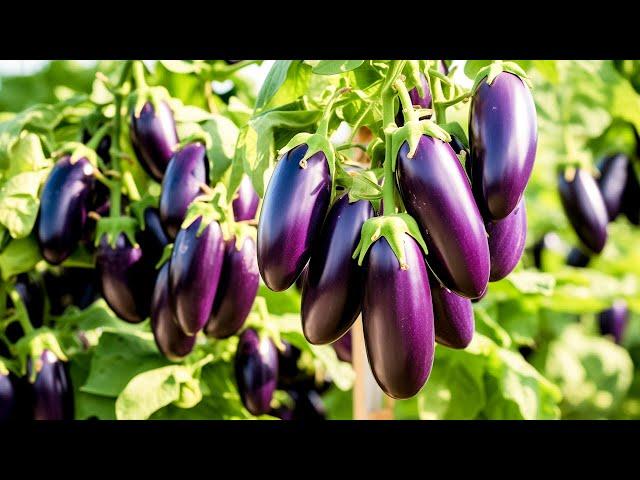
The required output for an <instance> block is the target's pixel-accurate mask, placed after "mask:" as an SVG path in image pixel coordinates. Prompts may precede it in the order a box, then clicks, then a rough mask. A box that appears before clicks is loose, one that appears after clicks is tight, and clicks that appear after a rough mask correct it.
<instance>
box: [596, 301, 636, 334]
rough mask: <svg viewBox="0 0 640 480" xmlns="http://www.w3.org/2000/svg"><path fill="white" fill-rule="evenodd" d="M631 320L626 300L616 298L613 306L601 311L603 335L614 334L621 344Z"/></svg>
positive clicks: (600, 322)
mask: <svg viewBox="0 0 640 480" xmlns="http://www.w3.org/2000/svg"><path fill="white" fill-rule="evenodd" d="M628 322H629V310H628V308H627V303H626V302H625V301H624V300H616V301H615V302H613V305H612V306H611V308H608V309H607V310H604V311H602V312H600V314H599V315H598V324H599V326H600V333H601V334H602V335H612V336H613V339H614V341H615V342H616V343H617V344H618V345H619V344H621V343H622V340H623V337H624V332H625V329H626V327H627V323H628Z"/></svg>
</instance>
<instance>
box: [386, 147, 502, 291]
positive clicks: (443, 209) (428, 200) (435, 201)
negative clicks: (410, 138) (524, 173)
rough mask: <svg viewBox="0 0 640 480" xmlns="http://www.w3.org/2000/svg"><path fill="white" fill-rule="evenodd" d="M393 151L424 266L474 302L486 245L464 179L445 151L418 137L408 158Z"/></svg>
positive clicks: (485, 276)
mask: <svg viewBox="0 0 640 480" xmlns="http://www.w3.org/2000/svg"><path fill="white" fill-rule="evenodd" d="M408 153H409V145H408V144H407V142H405V143H404V144H403V145H402V146H401V147H400V151H399V152H398V163H397V168H396V173H397V177H398V186H399V188H400V194H401V196H402V199H403V201H404V204H405V206H406V208H407V211H408V212H409V214H411V216H413V217H414V218H415V219H416V221H417V222H418V225H419V226H420V227H421V230H422V234H423V236H424V240H425V243H426V244H427V248H428V250H429V252H428V254H427V263H428V264H429V267H430V268H431V271H432V272H433V273H434V275H435V276H436V277H437V278H438V279H439V280H440V282H441V283H442V284H443V285H444V286H445V287H447V288H448V289H449V290H452V291H454V292H456V293H457V294H459V295H462V296H464V297H468V298H478V297H480V296H482V294H483V293H484V292H485V290H486V289H487V283H488V282H489V267H490V265H489V244H488V242H487V233H486V231H485V227H484V223H483V220H482V216H481V215H480V212H479V211H478V207H477V206H476V203H475V201H474V199H473V195H472V193H471V186H470V185H469V180H468V179H467V176H466V174H465V172H464V170H463V168H462V165H460V161H459V160H458V157H456V154H455V153H454V151H453V149H452V148H451V146H450V145H449V144H448V143H446V142H443V141H441V140H439V139H437V138H433V137H430V136H427V135H423V136H422V137H421V138H420V141H419V143H418V147H417V150H416V152H415V155H414V157H413V158H409V157H408V156H407V155H408Z"/></svg>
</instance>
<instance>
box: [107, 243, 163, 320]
mask: <svg viewBox="0 0 640 480" xmlns="http://www.w3.org/2000/svg"><path fill="white" fill-rule="evenodd" d="M96 266H97V269H98V275H100V286H101V291H102V296H103V297H104V299H105V300H106V302H107V303H108V304H109V307H111V309H112V310H113V311H114V312H115V313H116V315H118V317H120V318H121V319H123V320H125V321H127V322H130V323H139V322H141V321H143V320H144V319H145V318H147V316H149V309H150V307H151V296H152V295H153V282H154V279H155V269H154V268H153V265H149V263H147V262H145V260H144V255H143V251H142V248H141V247H140V246H139V245H136V246H133V245H131V242H129V239H128V238H127V236H126V235H125V234H124V233H120V234H119V235H118V238H117V239H116V243H115V246H113V247H112V246H111V245H109V243H108V241H107V236H106V235H104V236H103V237H102V238H101V239H100V245H99V247H98V254H97V257H96Z"/></svg>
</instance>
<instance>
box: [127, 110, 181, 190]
mask: <svg viewBox="0 0 640 480" xmlns="http://www.w3.org/2000/svg"><path fill="white" fill-rule="evenodd" d="M158 107H159V108H158V111H157V112H156V111H155V109H154V107H153V105H152V103H151V102H146V103H145V104H144V106H143V107H142V110H141V112H140V116H136V114H135V112H133V113H132V114H131V130H130V132H131V145H132V147H133V150H134V152H135V154H136V157H137V158H138V161H139V162H140V165H141V166H142V168H143V169H144V170H145V171H146V172H147V173H148V174H149V175H150V176H151V177H152V178H153V179H155V180H156V181H158V182H160V181H162V177H163V176H164V172H165V170H166V169H167V164H168V163H169V160H170V159H171V157H172V156H173V150H174V148H175V147H176V145H177V144H178V132H177V130H176V123H175V120H174V118H173V112H172V111H171V109H170V108H169V105H168V104H167V103H166V102H164V101H161V102H160V103H159V105H158Z"/></svg>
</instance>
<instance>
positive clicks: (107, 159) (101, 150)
mask: <svg viewBox="0 0 640 480" xmlns="http://www.w3.org/2000/svg"><path fill="white" fill-rule="evenodd" d="M91 137H92V135H91V133H89V130H84V131H83V132H82V143H85V144H86V143H89V141H90V140H91ZM110 148H111V136H110V135H105V136H104V137H102V140H100V144H99V145H98V148H96V153H97V154H98V156H99V157H100V158H101V159H102V161H103V162H104V163H105V164H106V165H109V164H110V163H111V152H110V151H109V149H110Z"/></svg>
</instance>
